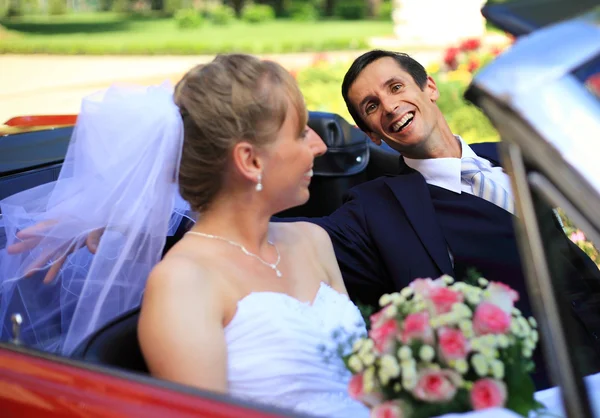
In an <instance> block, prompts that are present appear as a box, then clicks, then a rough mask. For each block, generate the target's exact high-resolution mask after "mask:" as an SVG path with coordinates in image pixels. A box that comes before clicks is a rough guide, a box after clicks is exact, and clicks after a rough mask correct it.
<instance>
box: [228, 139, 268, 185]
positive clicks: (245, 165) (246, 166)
mask: <svg viewBox="0 0 600 418" xmlns="http://www.w3.org/2000/svg"><path fill="white" fill-rule="evenodd" d="M232 157H233V158H232V160H233V166H234V167H235V169H236V171H237V172H238V173H239V174H240V175H241V176H242V177H244V178H246V179H248V180H250V181H251V182H253V183H258V182H259V175H260V174H261V173H262V172H263V168H264V167H263V161H262V156H261V155H260V153H259V152H258V150H257V148H256V147H255V146H254V145H252V144H250V143H249V142H246V141H241V142H238V143H237V144H236V145H235V146H234V147H233V155H232Z"/></svg>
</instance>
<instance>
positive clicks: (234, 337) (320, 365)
mask: <svg viewBox="0 0 600 418" xmlns="http://www.w3.org/2000/svg"><path fill="white" fill-rule="evenodd" d="M336 332H337V333H338V335H346V336H350V335H359V334H364V333H365V323H364V321H363V318H362V316H361V314H360V312H359V310H358V308H357V307H356V306H355V305H354V304H353V303H352V302H351V301H350V299H349V298H348V297H347V296H345V295H342V294H340V293H338V292H337V291H335V290H334V289H332V288H331V287H330V286H328V285H327V284H325V283H321V285H320V287H319V290H318V292H317V295H316V297H315V300H314V301H313V302H312V303H304V302H301V301H299V300H298V299H295V298H293V297H291V296H289V295H286V294H284V293H277V292H255V293H251V294H249V295H248V296H246V297H244V298H243V299H242V300H240V301H239V302H238V306H237V312H236V314H235V316H234V318H233V320H232V321H231V322H230V323H229V324H228V325H227V326H226V328H225V337H226V340H227V354H228V381H229V392H230V394H231V395H232V396H234V397H239V398H245V399H249V400H252V401H255V402H261V403H266V404H270V405H274V406H277V407H282V408H288V409H291V410H293V411H294V412H299V413H307V414H312V415H318V416H325V417H347V418H353V417H358V418H362V417H368V416H369V411H368V409H367V408H366V407H365V406H363V405H362V404H360V403H358V402H356V401H354V400H353V399H351V398H350V397H349V396H348V381H349V379H350V374H349V372H347V371H346V370H345V369H344V366H343V363H342V362H341V359H339V357H338V358H337V361H335V360H334V361H327V360H326V356H325V354H324V352H323V350H322V348H323V347H326V348H327V349H329V350H334V349H335V348H336V346H335V339H334V338H333V335H334V333H336Z"/></svg>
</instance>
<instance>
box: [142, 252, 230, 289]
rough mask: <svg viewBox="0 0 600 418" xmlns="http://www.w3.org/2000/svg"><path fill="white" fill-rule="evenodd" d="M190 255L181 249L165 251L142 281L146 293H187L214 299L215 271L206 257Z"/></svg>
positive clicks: (216, 284) (217, 287) (216, 287)
mask: <svg viewBox="0 0 600 418" xmlns="http://www.w3.org/2000/svg"><path fill="white" fill-rule="evenodd" d="M204 258H205V257H202V256H200V257H192V256H191V255H190V254H187V253H185V252H174V253H169V254H167V255H166V256H165V257H164V259H163V260H162V261H161V262H159V263H158V264H157V265H156V266H155V267H154V268H153V269H152V271H151V272H150V275H149V276H148V281H147V283H146V291H145V294H146V296H147V295H148V294H153V293H157V294H161V295H172V296H174V297H177V298H179V297H185V296H186V295H189V294H195V295H202V297H205V296H207V297H209V298H214V297H216V296H217V295H218V294H219V293H220V288H219V286H218V283H217V282H218V280H217V278H216V277H215V275H216V274H218V273H217V271H216V269H215V268H213V266H212V264H211V263H210V262H209V259H208V258H206V260H204Z"/></svg>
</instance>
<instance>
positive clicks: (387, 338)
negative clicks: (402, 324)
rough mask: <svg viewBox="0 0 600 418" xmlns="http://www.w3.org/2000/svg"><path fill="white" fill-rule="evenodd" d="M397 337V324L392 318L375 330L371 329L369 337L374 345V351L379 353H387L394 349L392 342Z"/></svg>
mask: <svg viewBox="0 0 600 418" xmlns="http://www.w3.org/2000/svg"><path fill="white" fill-rule="evenodd" d="M397 335H398V323H397V322H396V320H395V319H394V318H392V319H387V320H386V321H385V322H383V323H381V325H379V326H378V327H377V328H371V330H370V331H369V337H370V338H371V339H372V340H373V343H374V344H375V350H377V352H379V353H389V352H391V350H393V349H394V342H395V341H396V336H397Z"/></svg>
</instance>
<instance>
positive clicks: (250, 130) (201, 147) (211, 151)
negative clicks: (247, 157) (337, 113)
mask: <svg viewBox="0 0 600 418" xmlns="http://www.w3.org/2000/svg"><path fill="white" fill-rule="evenodd" d="M175 103H176V104H177V106H179V109H180V111H181V115H182V118H183V126H184V140H183V151H182V156H181V164H180V168H179V189H180V193H181V196H182V197H183V198H184V199H185V200H186V201H188V202H189V203H190V205H191V207H192V209H193V210H195V211H198V212H202V211H203V210H206V209H207V208H208V207H209V206H210V203H211V202H212V201H213V200H214V198H215V196H217V194H218V193H219V192H220V191H221V189H222V188H223V183H224V179H225V175H226V172H227V170H228V168H229V165H230V163H231V160H232V150H233V147H234V146H235V145H236V144H237V143H239V142H241V141H247V142H249V143H250V144H252V145H253V146H256V147H263V146H266V145H268V144H270V143H272V142H273V141H274V140H275V138H276V134H277V132H278V131H279V130H280V129H281V127H282V125H283V123H284V121H285V119H286V116H287V113H288V109H289V107H290V106H292V107H293V108H294V109H295V111H296V112H297V114H298V136H300V134H301V132H302V130H303V129H304V128H305V126H306V122H307V118H308V113H307V110H306V106H305V104H304V98H303V96H302V93H301V92H300V89H299V88H298V85H297V83H296V81H295V80H294V78H293V77H292V75H291V74H290V73H289V72H288V71H287V70H285V69H284V68H283V67H281V66H280V65H279V64H277V63H275V62H271V61H262V60H260V59H258V58H256V57H253V56H250V55H244V54H229V55H219V56H217V57H216V58H215V59H214V60H213V61H212V62H210V63H208V64H202V65H198V66H196V67H195V68H193V69H191V70H190V71H189V72H188V73H187V74H186V75H185V76H184V77H183V78H182V80H181V81H180V82H179V83H178V84H177V86H176V87H175Z"/></svg>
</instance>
